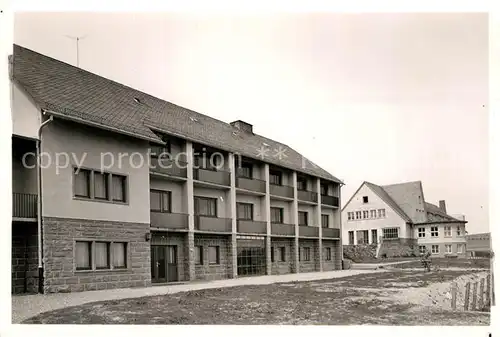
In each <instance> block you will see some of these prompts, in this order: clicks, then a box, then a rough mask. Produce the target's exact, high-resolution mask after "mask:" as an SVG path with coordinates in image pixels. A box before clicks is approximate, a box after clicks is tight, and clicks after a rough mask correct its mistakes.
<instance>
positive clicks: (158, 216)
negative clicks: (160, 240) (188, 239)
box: [150, 211, 189, 229]
mask: <svg viewBox="0 0 500 337" xmlns="http://www.w3.org/2000/svg"><path fill="white" fill-rule="evenodd" d="M150 217H151V220H150V222H151V227H157V228H164V229H188V227H189V225H188V215H187V214H182V213H163V212H153V211H152V212H151V216H150Z"/></svg>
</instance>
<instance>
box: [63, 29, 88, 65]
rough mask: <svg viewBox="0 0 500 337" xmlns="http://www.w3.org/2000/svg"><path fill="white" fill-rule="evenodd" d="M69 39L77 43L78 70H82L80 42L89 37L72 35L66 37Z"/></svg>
mask: <svg viewBox="0 0 500 337" xmlns="http://www.w3.org/2000/svg"><path fill="white" fill-rule="evenodd" d="M64 36H66V37H67V38H68V39H72V40H75V41H76V66H77V68H80V51H79V44H80V40H83V39H84V38H86V37H87V35H82V36H71V35H64Z"/></svg>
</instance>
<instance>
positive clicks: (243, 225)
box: [238, 220, 267, 234]
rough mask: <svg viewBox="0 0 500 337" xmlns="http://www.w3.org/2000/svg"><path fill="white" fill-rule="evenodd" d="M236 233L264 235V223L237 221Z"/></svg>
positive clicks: (265, 227) (265, 225)
mask: <svg viewBox="0 0 500 337" xmlns="http://www.w3.org/2000/svg"><path fill="white" fill-rule="evenodd" d="M238 233H252V234H266V233H267V223H266V222H265V221H253V220H238Z"/></svg>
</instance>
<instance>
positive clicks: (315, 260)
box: [299, 239, 319, 273]
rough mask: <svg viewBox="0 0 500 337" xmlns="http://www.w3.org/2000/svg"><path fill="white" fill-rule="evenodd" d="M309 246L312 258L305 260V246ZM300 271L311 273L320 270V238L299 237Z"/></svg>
mask: <svg viewBox="0 0 500 337" xmlns="http://www.w3.org/2000/svg"><path fill="white" fill-rule="evenodd" d="M307 247H308V248H309V250H310V252H311V256H310V260H309V261H305V260H304V258H303V255H304V252H303V249H304V248H307ZM299 254H300V255H299V257H300V261H299V272H301V273H310V272H315V271H319V241H318V240H307V239H306V240H303V239H299Z"/></svg>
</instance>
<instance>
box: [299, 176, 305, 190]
mask: <svg viewBox="0 0 500 337" xmlns="http://www.w3.org/2000/svg"><path fill="white" fill-rule="evenodd" d="M297 189H298V190H300V191H305V190H307V179H306V178H304V177H297Z"/></svg>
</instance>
